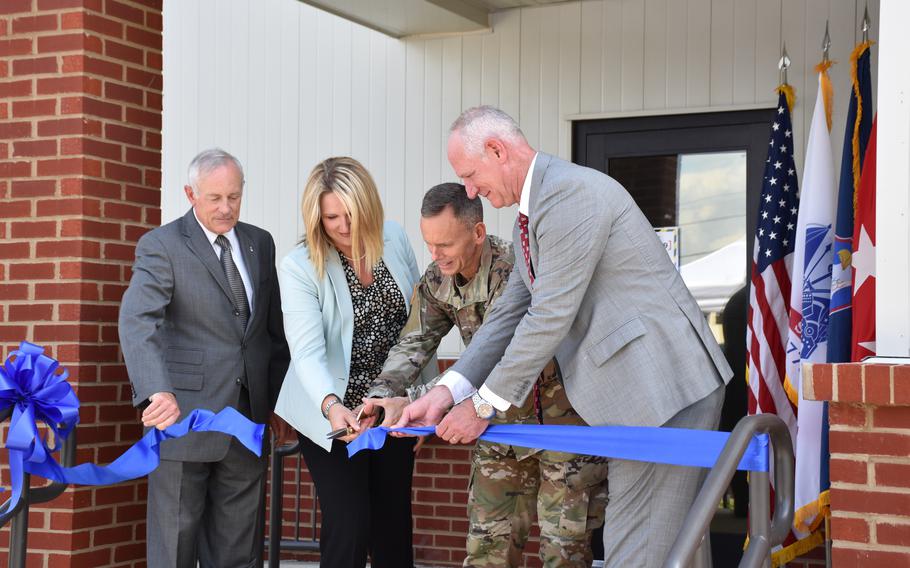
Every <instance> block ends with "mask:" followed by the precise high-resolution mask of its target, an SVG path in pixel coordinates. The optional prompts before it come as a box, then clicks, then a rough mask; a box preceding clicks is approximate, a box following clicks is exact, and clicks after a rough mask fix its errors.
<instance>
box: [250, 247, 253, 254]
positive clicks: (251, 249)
mask: <svg viewBox="0 0 910 568" xmlns="http://www.w3.org/2000/svg"><path fill="white" fill-rule="evenodd" d="M252 253H253V245H250V254H252Z"/></svg>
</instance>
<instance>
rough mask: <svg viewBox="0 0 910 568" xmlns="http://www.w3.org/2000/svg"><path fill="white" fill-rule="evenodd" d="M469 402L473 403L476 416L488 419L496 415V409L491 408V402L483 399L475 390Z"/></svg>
mask: <svg viewBox="0 0 910 568" xmlns="http://www.w3.org/2000/svg"><path fill="white" fill-rule="evenodd" d="M471 402H473V403H474V412H476V413H477V418H481V419H483V420H489V419H491V418H493V417H494V416H496V409H495V408H493V405H492V404H490V403H489V402H487V401H486V400H484V399H483V397H482V396H480V393H477V392H475V393H474V395H473V396H471Z"/></svg>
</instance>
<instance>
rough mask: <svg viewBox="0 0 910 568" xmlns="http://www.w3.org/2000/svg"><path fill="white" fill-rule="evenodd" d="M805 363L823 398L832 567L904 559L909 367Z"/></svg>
mask: <svg viewBox="0 0 910 568" xmlns="http://www.w3.org/2000/svg"><path fill="white" fill-rule="evenodd" d="M805 369H806V371H805V372H804V375H803V376H804V379H803V390H804V392H805V393H806V397H807V398H809V399H812V400H826V401H830V405H829V419H830V424H831V432H830V437H829V442H830V447H831V534H832V538H833V552H832V560H833V565H834V566H835V568H837V567H841V566H844V567H846V566H907V565H910V365H902V366H901V365H895V366H892V365H870V364H862V363H844V364H836V365H826V364H816V365H811V366H806V367H805Z"/></svg>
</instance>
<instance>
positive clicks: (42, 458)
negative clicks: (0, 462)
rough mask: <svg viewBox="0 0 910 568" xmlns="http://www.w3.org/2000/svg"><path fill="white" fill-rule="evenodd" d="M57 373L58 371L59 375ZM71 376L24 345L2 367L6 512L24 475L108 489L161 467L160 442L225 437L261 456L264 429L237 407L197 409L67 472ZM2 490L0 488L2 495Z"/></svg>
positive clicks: (74, 406) (75, 407) (72, 420)
mask: <svg viewBox="0 0 910 568" xmlns="http://www.w3.org/2000/svg"><path fill="white" fill-rule="evenodd" d="M58 369H60V371H59V372H58ZM68 376H69V374H68V373H67V371H66V370H65V369H61V368H60V364H59V363H58V362H57V361H55V360H54V359H52V358H50V357H48V356H47V355H45V354H44V348H42V347H39V346H37V345H33V344H31V343H28V342H27V341H23V342H22V343H21V344H20V345H19V349H18V350H17V351H13V352H12V353H10V355H9V357H8V358H7V360H6V363H4V365H3V366H0V412H3V411H5V410H7V409H9V408H10V407H12V409H13V411H12V418H11V420H10V427H9V435H8V436H7V439H6V449H7V450H8V453H9V468H10V481H11V486H12V493H11V497H10V499H9V505H8V507H9V508H8V509H7V510H12V509H13V508H15V507H16V505H17V504H18V502H19V499H20V498H21V496H22V477H23V474H24V473H26V472H27V473H30V474H33V475H40V476H41V477H45V478H47V479H51V480H53V481H58V482H61V483H67V484H69V483H78V484H81V485H107V484H111V483H118V482H121V481H127V480H130V479H136V478H138V477H143V476H145V475H148V474H149V473H150V472H151V471H152V470H154V469H155V468H156V467H158V463H159V460H160V445H161V442H162V441H164V440H166V439H169V438H179V437H181V436H185V435H186V434H188V433H189V432H222V433H224V434H228V435H231V436H234V437H235V438H237V440H238V441H239V442H240V443H241V444H243V445H244V446H246V448H248V449H249V450H250V451H251V452H253V453H254V454H256V455H257V456H258V455H261V453H262V437H263V433H264V429H265V426H263V425H262V424H254V423H253V422H250V421H249V420H248V419H247V418H246V417H245V416H243V415H242V414H240V413H239V412H237V411H236V410H235V409H233V408H230V407H228V408H225V409H223V410H221V411H220V412H218V413H217V414H216V413H214V412H211V411H209V410H202V409H196V410H193V411H192V412H190V413H189V414H188V415H187V416H186V418H184V419H183V420H181V421H180V422H178V423H177V424H174V425H172V426H170V427H168V428H166V429H165V430H163V431H162V430H158V429H155V428H152V429H151V430H149V431H148V432H146V434H145V435H144V436H143V437H142V438H141V439H140V440H139V441H138V442H136V443H135V444H134V445H133V446H131V447H130V448H129V449H128V450H126V452H124V453H123V454H122V455H121V456H120V457H118V458H117V459H116V460H114V461H113V462H112V463H111V464H110V465H107V466H97V465H94V464H81V465H77V466H75V467H69V468H67V467H63V466H61V465H60V464H59V463H57V460H55V459H54V456H53V455H52V454H53V453H54V452H56V451H57V450H58V449H60V445H61V444H62V443H63V440H65V439H66V437H67V436H68V435H69V434H70V432H72V431H73V428H75V427H76V424H78V423H79V399H78V398H77V397H76V393H74V392H73V389H72V387H71V386H70V384H69V383H68V382H67V381H66V379H67V377H68ZM39 422H43V423H44V424H45V425H46V426H47V428H48V429H49V430H51V431H53V433H54V446H53V447H48V445H47V437H46V436H45V437H43V438H42V437H41V435H40V433H39V432H38V423H39ZM2 490H3V488H0V491H2Z"/></svg>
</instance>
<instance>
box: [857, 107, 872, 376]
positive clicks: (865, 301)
mask: <svg viewBox="0 0 910 568" xmlns="http://www.w3.org/2000/svg"><path fill="white" fill-rule="evenodd" d="M877 125H878V118H877V117H876V118H875V120H874V121H873V123H872V132H871V134H870V135H869V145H868V146H866V157H865V159H864V160H863V164H864V166H865V167H863V173H862V177H860V181H859V189H858V190H857V196H856V221H855V228H854V231H853V340H852V342H851V344H852V345H853V349H852V353H851V357H850V360H851V361H859V360H861V359H862V358H863V357H867V356H870V355H875V146H876V143H875V139H876V131H877V130H878V128H877Z"/></svg>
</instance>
